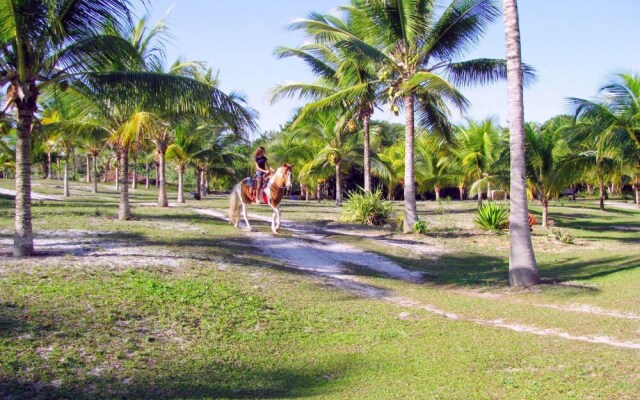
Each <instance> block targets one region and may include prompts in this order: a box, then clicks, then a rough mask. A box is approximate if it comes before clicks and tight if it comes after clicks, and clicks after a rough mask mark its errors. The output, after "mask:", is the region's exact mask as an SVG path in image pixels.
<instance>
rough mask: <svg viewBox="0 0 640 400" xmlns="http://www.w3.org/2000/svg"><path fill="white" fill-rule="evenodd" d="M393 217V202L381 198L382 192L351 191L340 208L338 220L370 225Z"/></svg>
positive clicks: (379, 223)
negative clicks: (340, 212)
mask: <svg viewBox="0 0 640 400" xmlns="http://www.w3.org/2000/svg"><path fill="white" fill-rule="evenodd" d="M391 217H393V203H392V202H390V201H387V200H384V199H383V198H382V192H381V191H380V190H376V191H375V192H373V193H360V192H352V193H350V194H349V199H348V200H347V201H346V202H345V204H344V206H343V208H342V214H341V215H340V220H341V221H344V222H355V223H359V224H366V225H371V226H382V225H385V224H386V223H387V222H389V219H390V218H391Z"/></svg>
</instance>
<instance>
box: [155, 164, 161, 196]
mask: <svg viewBox="0 0 640 400" xmlns="http://www.w3.org/2000/svg"><path fill="white" fill-rule="evenodd" d="M156 189H160V163H159V162H158V163H157V164H156Z"/></svg>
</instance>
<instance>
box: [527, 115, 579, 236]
mask: <svg viewBox="0 0 640 400" xmlns="http://www.w3.org/2000/svg"><path fill="white" fill-rule="evenodd" d="M572 125H573V121H572V119H571V118H570V117H568V116H558V117H555V118H553V119H551V120H549V121H547V122H546V123H545V124H544V125H543V126H541V127H537V126H534V125H533V124H527V125H525V157H526V162H527V180H528V182H529V184H530V186H531V187H532V188H533V191H534V192H535V194H536V196H537V197H538V199H539V200H540V203H541V205H542V227H543V228H546V227H547V222H548V215H549V200H550V199H552V198H555V197H557V196H558V195H559V194H560V191H562V189H563V188H564V187H565V185H567V184H569V183H571V179H572V174H571V172H572V171H574V169H573V168H571V167H570V166H569V165H568V164H567V163H565V162H564V161H565V160H568V157H569V156H570V155H571V149H570V148H569V145H568V143H567V140H566V137H567V132H568V131H569V130H570V129H571V128H572Z"/></svg>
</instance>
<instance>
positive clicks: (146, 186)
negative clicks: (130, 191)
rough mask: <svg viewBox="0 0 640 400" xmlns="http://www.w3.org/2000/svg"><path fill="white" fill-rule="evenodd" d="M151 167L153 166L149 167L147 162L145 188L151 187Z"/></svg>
mask: <svg viewBox="0 0 640 400" xmlns="http://www.w3.org/2000/svg"><path fill="white" fill-rule="evenodd" d="M150 169H151V168H149V164H147V165H146V166H145V179H144V188H145V189H149V173H150V172H149V170H150Z"/></svg>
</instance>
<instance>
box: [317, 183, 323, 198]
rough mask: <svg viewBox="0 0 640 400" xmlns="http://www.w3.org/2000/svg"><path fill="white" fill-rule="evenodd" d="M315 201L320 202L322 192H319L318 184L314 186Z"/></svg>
mask: <svg viewBox="0 0 640 400" xmlns="http://www.w3.org/2000/svg"><path fill="white" fill-rule="evenodd" d="M316 200H318V202H320V200H322V192H321V191H320V183H317V184H316Z"/></svg>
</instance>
